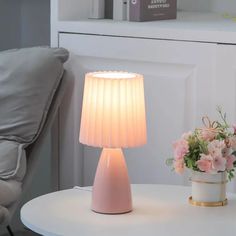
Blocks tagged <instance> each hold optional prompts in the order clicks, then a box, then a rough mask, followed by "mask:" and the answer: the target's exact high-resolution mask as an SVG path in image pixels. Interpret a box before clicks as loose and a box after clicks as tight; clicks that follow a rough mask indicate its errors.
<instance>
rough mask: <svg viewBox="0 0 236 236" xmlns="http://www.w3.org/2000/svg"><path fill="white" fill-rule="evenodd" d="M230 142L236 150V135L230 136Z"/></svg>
mask: <svg viewBox="0 0 236 236" xmlns="http://www.w3.org/2000/svg"><path fill="white" fill-rule="evenodd" d="M229 144H230V147H232V149H233V150H234V151H236V136H232V137H230V138H229Z"/></svg>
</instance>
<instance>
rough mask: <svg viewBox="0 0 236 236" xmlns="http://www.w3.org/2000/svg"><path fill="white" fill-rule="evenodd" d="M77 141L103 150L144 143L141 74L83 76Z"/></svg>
mask: <svg viewBox="0 0 236 236" xmlns="http://www.w3.org/2000/svg"><path fill="white" fill-rule="evenodd" d="M80 142H81V143H83V144H86V145H89V146H94V147H105V148H122V147H123V148H125V147H135V146H140V145H143V144H145V143H146V115H145V101H144V86H143V76H142V75H140V74H135V73H127V72H111V71H109V72H93V73H88V74H86V76H85V85H84V96H83V108H82V117H81V126H80Z"/></svg>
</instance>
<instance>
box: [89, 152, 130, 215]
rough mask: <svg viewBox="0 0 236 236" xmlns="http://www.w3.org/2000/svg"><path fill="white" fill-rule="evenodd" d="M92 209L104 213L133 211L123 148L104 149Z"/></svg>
mask: <svg viewBox="0 0 236 236" xmlns="http://www.w3.org/2000/svg"><path fill="white" fill-rule="evenodd" d="M92 210H93V211H95V212H98V213H103V214H122V213H127V212H130V211H132V198H131V189H130V183H129V176H128V172H127V166H126V163H125V159H124V155H123V152H122V150H121V149H115V148H114V149H112V148H104V149H103V151H102V154H101V157H100V160H99V163H98V167H97V172H96V176H95V180H94V185H93V193H92Z"/></svg>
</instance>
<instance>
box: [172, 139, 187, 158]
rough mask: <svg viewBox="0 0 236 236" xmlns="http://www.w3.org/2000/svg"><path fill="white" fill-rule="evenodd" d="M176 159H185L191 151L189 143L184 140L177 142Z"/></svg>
mask: <svg viewBox="0 0 236 236" xmlns="http://www.w3.org/2000/svg"><path fill="white" fill-rule="evenodd" d="M173 147H174V157H175V159H176V160H179V159H183V158H184V156H185V155H186V154H187V153H188V151H189V146H188V142H187V141H186V140H184V139H180V140H177V141H176V142H175V143H174V144H173Z"/></svg>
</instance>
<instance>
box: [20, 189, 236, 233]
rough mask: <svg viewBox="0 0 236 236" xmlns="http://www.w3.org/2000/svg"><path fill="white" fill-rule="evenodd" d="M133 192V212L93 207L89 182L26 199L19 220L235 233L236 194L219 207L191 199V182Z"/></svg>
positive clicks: (58, 227)
mask: <svg viewBox="0 0 236 236" xmlns="http://www.w3.org/2000/svg"><path fill="white" fill-rule="evenodd" d="M132 194H133V195H132V197H133V208H134V209H133V211H132V212H130V213H128V214H121V215H103V214H97V213H94V212H93V211H91V210H90V204H91V189H90V188H77V189H76V188H75V189H69V190H64V191H59V192H54V193H51V194H47V195H44V196H41V197H38V198H36V199H33V200H32V201H30V202H28V203H26V204H25V205H24V206H23V207H22V209H21V220H22V222H23V223H24V224H25V226H27V227H28V228H30V229H31V230H33V231H35V232H37V233H39V234H42V235H46V236H55V235H66V236H75V235H83V236H90V235H96V236H99V235H102V236H121V235H122V236H126V235H127V236H133V235H135V236H157V235H160V236H173V235H177V236H178V235H180V236H211V235H212V236H218V235H219V236H222V235H227V236H235V235H236V194H228V195H227V197H228V200H229V204H228V205H227V206H224V207H215V208H208V207H195V206H191V205H189V204H188V197H189V196H190V194H191V188H190V187H184V186H169V185H132Z"/></svg>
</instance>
